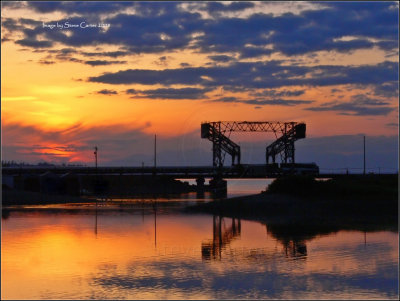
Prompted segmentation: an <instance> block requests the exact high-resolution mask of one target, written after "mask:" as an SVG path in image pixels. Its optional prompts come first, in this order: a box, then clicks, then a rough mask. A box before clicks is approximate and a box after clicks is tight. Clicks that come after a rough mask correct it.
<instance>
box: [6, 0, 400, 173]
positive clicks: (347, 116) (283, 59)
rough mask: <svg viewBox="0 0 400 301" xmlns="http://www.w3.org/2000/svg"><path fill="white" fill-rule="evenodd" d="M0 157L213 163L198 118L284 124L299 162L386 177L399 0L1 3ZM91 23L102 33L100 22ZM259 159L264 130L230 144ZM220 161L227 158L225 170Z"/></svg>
mask: <svg viewBox="0 0 400 301" xmlns="http://www.w3.org/2000/svg"><path fill="white" fill-rule="evenodd" d="M1 24H2V28H1V38H2V44H1V48H2V49H1V50H2V51H1V78H2V79H1V114H2V117H1V122H2V160H16V161H25V162H30V163H36V162H41V161H47V162H57V163H83V164H87V165H90V166H91V165H93V164H94V156H93V150H94V146H98V148H99V165H118V166H120V165H127V166H128V165H134V166H140V165H141V164H142V162H143V164H145V165H147V166H149V165H152V164H153V163H152V162H153V143H154V135H155V134H157V150H158V158H157V162H158V164H159V165H211V164H212V152H211V142H209V141H207V140H203V139H201V138H200V124H201V122H204V121H220V120H232V121H233V120H237V121H244V120H246V121H285V122H287V121H296V122H300V121H302V122H305V123H306V124H307V138H306V139H303V140H299V141H298V142H296V161H297V162H316V163H317V164H319V165H320V166H321V167H322V168H345V167H348V168H353V169H354V170H356V169H357V168H362V162H363V160H362V150H363V145H362V143H363V140H362V137H363V135H366V141H367V168H369V169H370V170H371V171H377V168H378V167H380V168H382V170H385V169H386V171H389V172H394V171H396V170H397V168H398V138H397V135H398V120H399V119H398V115H399V110H398V96H399V95H398V94H399V92H398V84H399V83H398V77H399V63H398V55H399V52H398V50H399V44H398V28H399V7H398V4H397V2H390V1H389V2H385V1H381V2H349V3H347V2H278V3H275V2H202V1H199V2H111V1H110V2H94V3H91V2H83V1H82V2H81V1H76V2H16V1H15V2H5V3H2V7H1ZM99 25H101V26H99ZM231 137H232V139H233V140H234V141H235V142H237V143H240V145H241V147H242V152H243V156H242V157H243V160H242V161H243V163H264V162H265V147H266V146H267V145H268V144H269V143H271V142H272V141H273V140H274V135H273V134H271V133H269V134H265V133H263V134H251V133H247V134H244V135H243V134H232V136H231ZM226 161H227V163H229V162H230V160H226Z"/></svg>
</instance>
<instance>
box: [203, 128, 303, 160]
mask: <svg viewBox="0 0 400 301" xmlns="http://www.w3.org/2000/svg"><path fill="white" fill-rule="evenodd" d="M232 132H272V133H274V134H275V137H276V138H277V140H276V141H275V142H273V143H272V144H271V145H269V146H268V147H267V149H266V161H267V163H269V159H270V158H272V162H273V163H275V158H276V156H277V155H278V154H280V155H281V159H282V162H284V163H294V158H295V156H294V153H295V148H294V142H295V141H296V140H298V139H301V138H305V134H306V125H305V123H297V122H280V121H251V122H249V121H216V122H205V123H202V124H201V138H205V139H208V140H210V141H211V142H212V143H213V166H214V167H222V166H223V165H224V158H225V154H226V153H228V154H229V155H230V156H231V157H232V165H236V164H237V165H240V146H239V145H237V144H236V143H235V142H233V141H232V140H231V139H230V138H229V137H230V134H231V133H232ZM279 134H281V136H280V137H279V138H278V135H279Z"/></svg>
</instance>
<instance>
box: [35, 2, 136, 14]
mask: <svg viewBox="0 0 400 301" xmlns="http://www.w3.org/2000/svg"><path fill="white" fill-rule="evenodd" d="M27 4H28V6H29V7H30V8H32V9H33V10H35V11H36V12H39V13H52V12H55V11H58V12H64V13H70V14H72V13H78V14H99V13H112V12H115V11H119V10H122V9H124V8H127V7H130V6H132V3H130V2H118V1H115V2H114V1H104V2H103V1H98V2H97V1H93V2H91V1H90V2H89V1H28V2H27Z"/></svg>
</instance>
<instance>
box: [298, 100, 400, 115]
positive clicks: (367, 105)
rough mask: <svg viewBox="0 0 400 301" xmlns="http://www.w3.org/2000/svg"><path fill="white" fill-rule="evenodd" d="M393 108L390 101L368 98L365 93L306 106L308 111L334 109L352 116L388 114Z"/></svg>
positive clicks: (341, 113)
mask: <svg viewBox="0 0 400 301" xmlns="http://www.w3.org/2000/svg"><path fill="white" fill-rule="evenodd" d="M395 109H396V108H395V107H393V106H391V103H390V102H387V101H384V100H380V99H372V98H368V97H366V96H365V95H355V96H353V97H352V99H351V101H348V102H339V101H333V102H329V103H324V104H322V105H320V106H318V107H310V108H306V110H309V111H334V112H339V114H340V115H352V116H379V115H388V114H389V113H391V112H393V111H394V110H395Z"/></svg>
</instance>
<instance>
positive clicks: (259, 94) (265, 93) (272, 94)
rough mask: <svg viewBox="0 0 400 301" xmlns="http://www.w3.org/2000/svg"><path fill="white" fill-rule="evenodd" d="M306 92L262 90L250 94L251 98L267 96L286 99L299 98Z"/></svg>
mask: <svg viewBox="0 0 400 301" xmlns="http://www.w3.org/2000/svg"><path fill="white" fill-rule="evenodd" d="M305 92H306V90H294V91H290V90H282V91H278V90H264V91H261V92H253V93H250V95H252V96H257V97H263V96H268V97H282V96H283V97H288V96H300V95H303V94H304V93H305Z"/></svg>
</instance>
